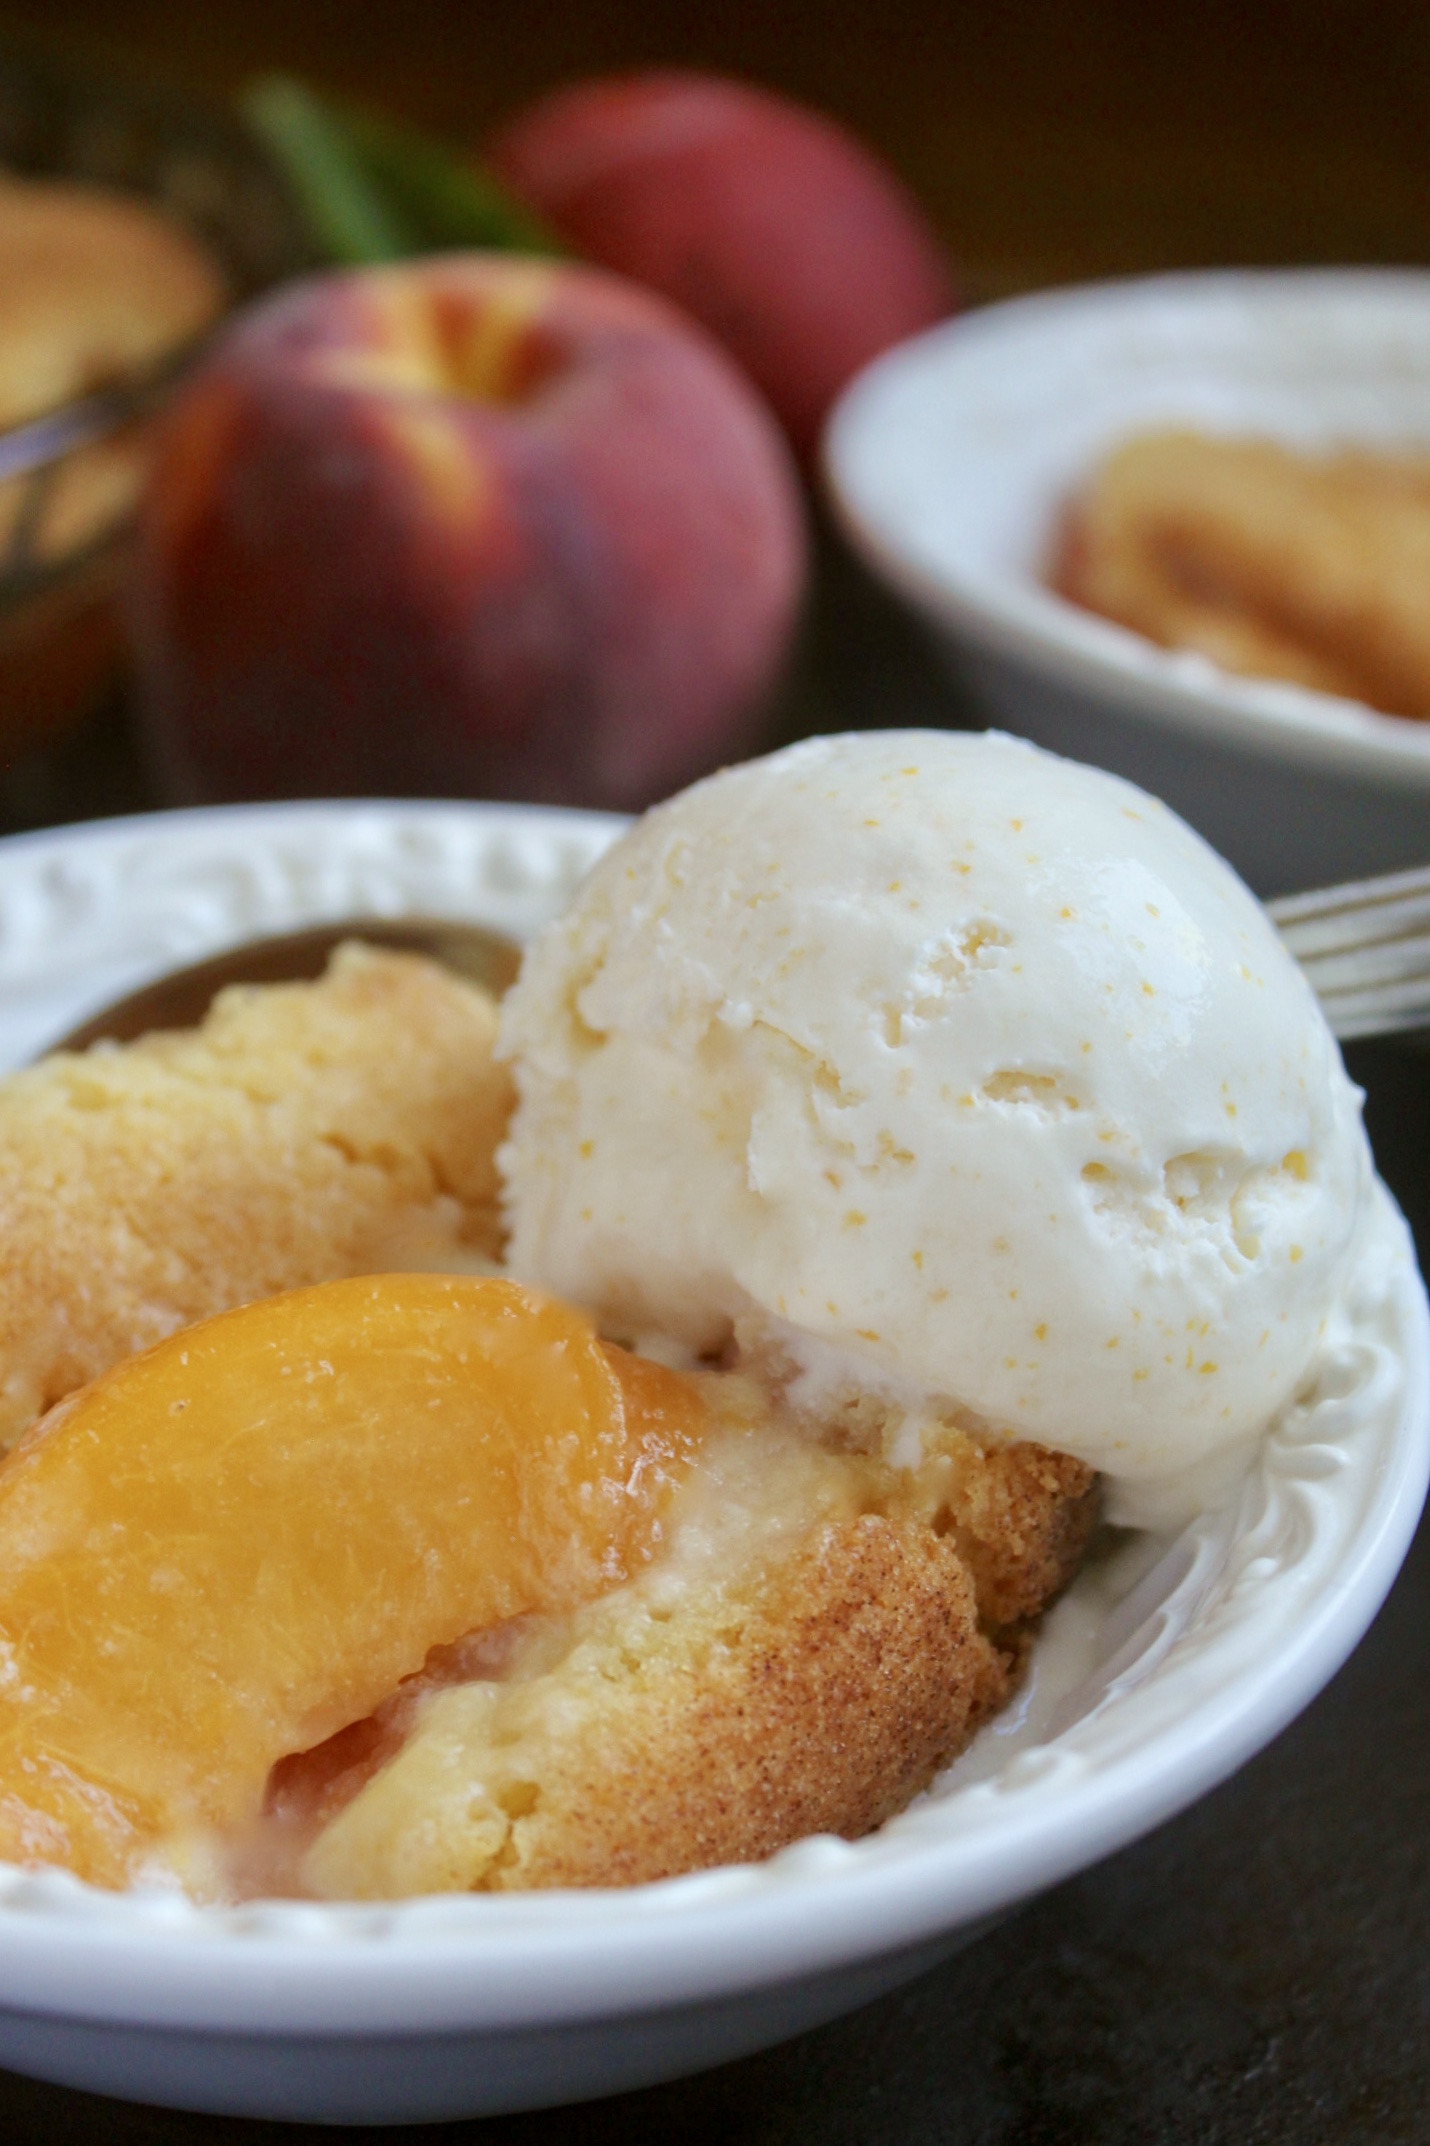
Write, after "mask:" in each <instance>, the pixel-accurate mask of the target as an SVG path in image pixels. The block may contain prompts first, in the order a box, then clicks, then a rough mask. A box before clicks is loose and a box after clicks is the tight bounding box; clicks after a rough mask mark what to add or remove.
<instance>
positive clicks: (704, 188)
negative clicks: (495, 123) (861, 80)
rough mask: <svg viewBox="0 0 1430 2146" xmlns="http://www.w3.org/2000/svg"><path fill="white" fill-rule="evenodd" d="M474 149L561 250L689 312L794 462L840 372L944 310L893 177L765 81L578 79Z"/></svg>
mask: <svg viewBox="0 0 1430 2146" xmlns="http://www.w3.org/2000/svg"><path fill="white" fill-rule="evenodd" d="M486 157H487V161H488V162H489V163H490V164H491V165H492V167H493V169H494V170H495V171H496V172H497V174H498V176H499V177H500V178H501V179H502V180H503V181H504V182H505V183H506V184H507V185H508V186H509V187H510V188H511V189H512V191H513V192H514V193H516V194H517V195H518V196H519V197H520V198H521V199H522V200H524V201H525V202H527V203H528V204H529V205H530V206H531V207H532V208H533V209H535V210H536V211H537V212H538V213H539V214H540V215H541V216H543V217H545V218H546V220H547V221H548V223H550V224H551V225H552V226H553V227H554V228H555V230H556V231H557V232H558V233H559V234H560V235H561V236H562V237H563V238H564V239H565V240H566V241H567V242H568V244H569V245H571V246H572V248H573V249H574V250H575V251H576V252H577V253H581V254H584V255H586V256H587V258H588V259H590V260H593V261H601V262H603V263H604V264H605V266H606V267H607V268H614V269H618V270H619V271H620V272H621V274H623V275H627V276H634V277H635V278H636V279H637V280H638V281H639V282H642V283H648V284H650V285H652V286H653V287H654V288H655V289H656V290H658V291H663V292H664V293H665V295H666V297H667V298H673V299H675V300H676V302H677V303H678V304H680V305H683V306H684V307H686V308H687V310H688V311H689V312H691V313H693V314H694V315H695V316H696V318H697V320H702V321H703V322H704V323H705V325H706V327H707V328H709V329H710V331H711V333H712V334H713V335H716V336H718V337H719V339H720V341H721V342H722V343H724V345H725V347H726V349H727V350H729V351H731V352H732V353H733V354H734V356H735V357H737V358H738V359H739V361H740V363H741V364H742V365H743V366H744V367H745V369H746V371H747V372H748V373H749V374H750V375H751V376H752V378H753V379H754V380H755V381H756V382H757V383H758V384H759V386H760V387H762V388H763V389H764V391H765V393H766V395H767V396H768V397H769V399H770V401H771V403H772V404H773V405H774V408H775V410H776V412H777V413H778V415H779V417H780V419H781V421H782V422H783V424H784V426H785V428H786V430H787V431H788V433H789V435H790V438H791V439H792V440H793V442H794V443H795V445H796V447H797V448H798V449H799V450H800V452H801V453H802V454H803V455H805V456H808V455H809V454H810V453H811V452H812V451H813V448H814V446H815V444H816V442H817V440H818V437H819V431H820V427H821V425H822V424H823V421H824V417H825V413H826V412H827V410H828V408H829V406H830V404H831V403H832V402H833V400H834V398H835V396H836V395H837V394H838V392H839V390H840V389H841V388H842V387H843V386H844V384H845V382H846V381H847V380H849V379H850V378H851V377H852V375H853V374H854V373H856V372H858V370H859V369H860V367H861V366H863V365H866V364H867V363H868V362H869V360H870V359H871V358H874V357H877V356H878V354H879V352H880V351H881V350H886V349H887V348H888V347H889V345H890V344H891V343H897V342H901V341H902V340H903V338H904V337H905V336H908V335H912V334H914V333H915V331H916V330H918V329H920V328H926V327H928V326H929V325H930V324H931V323H932V322H933V321H936V320H940V319H941V318H942V317H943V316H944V315H945V314H946V313H948V312H949V311H950V310H951V309H952V306H953V289H952V285H951V283H950V280H949V271H948V264H947V261H946V259H945V256H944V253H943V250H942V248H941V246H940V245H939V242H938V240H937V238H936V237H935V235H934V233H933V231H932V230H931V229H930V227H929V225H928V223H927V221H926V219H925V218H924V216H923V214H922V213H921V211H920V210H919V208H918V207H917V205H916V204H915V202H914V201H913V200H912V198H911V197H910V196H909V194H908V193H906V191H905V190H904V188H903V187H902V186H901V185H900V183H899V181H898V180H897V179H896V178H895V177H894V175H893V173H892V172H891V171H889V170H888V169H887V167H886V166H885V165H883V164H881V163H880V162H879V161H878V160H877V159H876V158H875V157H874V156H872V155H871V154H870V152H869V151H868V150H867V149H865V148H864V147H863V145H862V144H861V143H860V142H858V141H856V140H855V139H854V138H853V136H852V135H850V134H848V133H846V132H845V130H844V129H843V128H842V127H838V126H836V125H835V124H834V122H833V121H832V120H829V119H825V118H823V117H822V116H821V115H820V114H819V113H817V112H811V111H808V110H806V109H805V108H804V107H803V106H801V105H798V104H791V103H789V102H788V101H787V100H786V99H785V98H783V97H777V96H774V95H772V94H771V93H770V92H769V91H767V90H761V89H752V88H750V87H748V86H747V85H745V84H744V83H740V82H730V81H725V80H723V79H722V78H721V77H719V76H715V75H701V74H686V73H652V74H633V75H617V76H612V77H610V78H607V79H603V80H599V81H594V82H582V83H578V84H577V85H575V86H574V87H572V88H569V89H564V90H557V91H555V92H554V93H553V94H551V95H549V96H547V97H543V98H542V99H540V100H539V101H538V102H537V103H536V104H534V105H533V106H531V107H530V109H529V110H527V111H526V112H524V113H522V114H521V115H520V116H519V117H518V118H517V119H515V120H513V121H512V122H511V123H510V124H509V125H508V126H507V127H506V128H505V129H504V130H503V131H502V132H501V133H500V134H498V135H497V137H496V138H495V140H494V141H492V142H491V143H489V144H488V146H487V150H486Z"/></svg>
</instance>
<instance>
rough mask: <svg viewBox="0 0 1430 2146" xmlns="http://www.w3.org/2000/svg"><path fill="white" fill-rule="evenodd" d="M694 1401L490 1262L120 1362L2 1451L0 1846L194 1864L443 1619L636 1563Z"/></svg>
mask: <svg viewBox="0 0 1430 2146" xmlns="http://www.w3.org/2000/svg"><path fill="white" fill-rule="evenodd" d="M702 1425H703V1404H702V1403H701V1402H700V1400H699V1398H698V1395H697V1393H696V1389H695V1388H694V1386H693V1385H692V1384H691V1383H690V1382H689V1381H686V1380H684V1379H682V1378H680V1377H678V1376H677V1375H676V1374H674V1373H672V1372H668V1371H664V1370H661V1369H660V1368H659V1367H658V1366H656V1365H653V1364H648V1363H645V1362H642V1361H641V1360H639V1359H637V1358H634V1357H631V1356H628V1355H626V1354H625V1353H624V1352H623V1351H621V1350H618V1349H612V1348H608V1347H606V1346H604V1345H603V1344H602V1343H601V1342H600V1341H599V1340H598V1339H597V1336H596V1334H595V1331H594V1329H593V1328H592V1326H591V1324H590V1322H589V1321H588V1320H587V1319H586V1318H585V1317H584V1315H582V1314H581V1313H579V1312H576V1311H573V1310H571V1309H569V1308H568V1307H567V1306H565V1305H562V1304H558V1303H555V1302H552V1301H550V1300H549V1299H546V1298H543V1297H541V1296H538V1295H536V1294H535V1293H533V1292H531V1291H528V1290H526V1289H523V1288H521V1287H519V1286H518V1285H516V1284H515V1283H512V1282H507V1281H501V1280H485V1279H480V1280H479V1279H469V1278H458V1277H452V1276H440V1275H427V1274H417V1275H383V1276H377V1277H372V1276H367V1277H363V1278H360V1279H358V1280H353V1281H339V1282H329V1283H325V1284H322V1285H321V1286H319V1287H317V1288H313V1289H301V1290H295V1291H293V1292H292V1293H291V1294H289V1295H286V1296H281V1297H272V1298H268V1299H266V1300H264V1301H263V1302H261V1303H256V1304H250V1305H247V1306H245V1307H243V1308H242V1309H241V1310H238V1311H231V1312H227V1313H225V1314H223V1315H222V1316H221V1317H219V1318H216V1319H211V1320H207V1321H205V1322H204V1323H203V1324H202V1325H199V1326H195V1327H189V1328H187V1329H185V1330H184V1331H183V1332H181V1333H179V1334H176V1335H174V1336H173V1337H172V1339H170V1340H168V1341H165V1342H161V1343H160V1344H159V1346H158V1347H157V1348H154V1349H151V1350H149V1351H148V1352H147V1353H146V1354H144V1355H142V1356H137V1357H133V1358H131V1359H130V1360H129V1361H128V1362H126V1363H124V1364H121V1365H119V1366H118V1367H117V1368H116V1369H115V1370H113V1371H111V1372H109V1373H107V1374H106V1376H104V1377H103V1378H101V1379H98V1380H96V1381H95V1383H94V1384H93V1385H91V1386H88V1387H86V1388H84V1389H83V1390H82V1391H81V1392H79V1393H77V1394H74V1395H71V1396H70V1397H69V1399H67V1400H65V1401H63V1402H61V1403H60V1405H59V1406H58V1407H57V1408H55V1409H53V1410H52V1411H51V1412H50V1414H49V1415H48V1416H47V1417H46V1418H45V1419H44V1420H43V1422H42V1423H40V1424H39V1425H37V1426H36V1428H35V1430H34V1431H33V1432H32V1433H31V1434H30V1435H29V1437H28V1438H27V1439H26V1440H25V1441H24V1442H23V1443H22V1444H21V1445H20V1446H19V1447H17V1449H16V1450H15V1452H14V1453H13V1454H12V1455H11V1456H10V1457H9V1459H8V1461H7V1462H6V1463H5V1464H4V1466H3V1467H0V1855H3V1856H5V1857H8V1858H11V1859H13V1860H17V1861H40V1862H49V1863H61V1864H64V1865H66V1866H67V1867H68V1868H70V1869H71V1870H73V1871H76V1872H77V1873H78V1874H79V1875H80V1876H82V1877H85V1878H88V1879H90V1880H91V1881H93V1882H95V1883H97V1884H101V1885H110V1886H118V1885H123V1884H125V1883H127V1882H130V1881H131V1880H133V1879H134V1878H135V1877H136V1876H138V1875H141V1874H142V1873H143V1872H144V1871H145V1869H146V1868H152V1869H157V1868H159V1867H162V1865H163V1864H164V1863H165V1861H166V1859H168V1860H169V1861H170V1866H171V1867H173V1865H172V1859H173V1858H174V1857H175V1856H177V1858H178V1861H179V1864H180V1865H182V1863H183V1860H184V1857H185V1855H186V1854H188V1853H191V1852H197V1851H198V1849H199V1847H200V1844H202V1842H203V1841H204V1840H205V1839H209V1840H212V1839H214V1838H215V1837H217V1836H222V1835H224V1834H226V1833H229V1832H231V1831H232V1830H233V1829H235V1828H237V1827H241V1826H242V1825H243V1824H245V1823H246V1822H247V1821H249V1820H250V1819H252V1818H253V1817H255V1816H256V1815H257V1813H258V1811H259V1810H260V1808H261V1805H262V1799H263V1792H264V1786H265V1783H266V1781H267V1778H268V1775H269V1771H270V1769H271V1768H272V1766H273V1765H274V1764H275V1762H276V1761H278V1760H279V1759H281V1758H283V1757H284V1756H285V1755H286V1754H288V1753H291V1752H294V1751H299V1750H304V1749H306V1748H308V1747H309V1746H311V1745H314V1744H317V1743H319V1742H321V1741H322V1740H323V1739H324V1738H326V1737H328V1736H331V1735H332V1734H333V1733H334V1732H335V1731H336V1730H338V1729H340V1728H342V1727H343V1726H344V1724H346V1723H348V1722H352V1721H356V1720H359V1719H361V1718H362V1717H363V1716H364V1715H366V1714H368V1713H370V1712H371V1711H372V1709H373V1708H374V1707H375V1706H377V1705H378V1704H379V1702H380V1701H381V1700H382V1699H384V1698H385V1697H386V1696H387V1695H388V1694H389V1693H390V1692H392V1690H393V1689H394V1687H395V1686H396V1685H397V1684H398V1683H399V1681H400V1680H401V1679H402V1678H403V1677H405V1676H408V1675H410V1674H412V1673H413V1672H414V1671H416V1670H419V1669H420V1668H421V1667H422V1664H423V1661H424V1659H425V1657H426V1655H427V1654H428V1651H429V1650H430V1649H431V1648H432V1647H434V1646H438V1645H444V1644H447V1643H449V1642H451V1641H453V1640H456V1639H457V1638H458V1637H460V1636H461V1635H462V1634H463V1633H466V1632H469V1631H472V1630H474V1629H477V1628H480V1627H482V1626H484V1625H488V1624H492V1623H496V1622H497V1621H499V1620H501V1619H504V1618H508V1617H513V1616H517V1615H519V1614H521V1613H523V1612H525V1611H531V1610H542V1609H558V1608H563V1607H567V1606H570V1605H572V1604H574V1603H576V1602H578V1601H582V1600H586V1599H588V1598H590V1597H592V1596H594V1595H597V1594H599V1593H600V1592H601V1591H602V1590H604V1589H605V1588H608V1587H610V1586H613V1585H615V1584H616V1583H617V1582H619V1581H620V1580H622V1579H623V1578H625V1577H627V1576H628V1575H629V1574H630V1573H631V1572H632V1571H633V1570H634V1569H635V1568H636V1567H637V1566H638V1565H639V1564H640V1563H641V1562H642V1561H643V1560H645V1559H646V1558H647V1557H648V1556H649V1555H650V1553H651V1550H652V1547H653V1545H654V1544H655V1542H656V1541H657V1540H658V1537H659V1533H660V1520H661V1513H662V1510H663V1507H664V1503H665V1499H666V1496H667V1494H668V1491H669V1489H670V1488H671V1487H672V1485H673V1483H674V1481H675V1479H676V1477H677V1476H678V1475H679V1473H680V1472H681V1471H682V1469H683V1468H684V1467H685V1465H686V1464H687V1463H688V1462H689V1460H690V1459H691V1457H692V1456H693V1454H694V1452H695V1449H696V1447H697V1445H698V1441H699V1438H700V1435H701V1430H702ZM186 1843H187V1844H189V1846H188V1847H187V1848H186V1845H185V1844H186Z"/></svg>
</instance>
